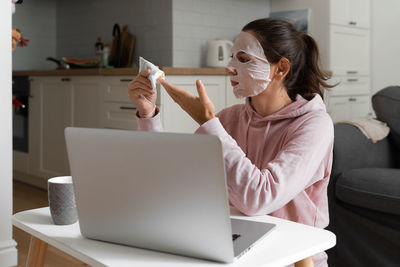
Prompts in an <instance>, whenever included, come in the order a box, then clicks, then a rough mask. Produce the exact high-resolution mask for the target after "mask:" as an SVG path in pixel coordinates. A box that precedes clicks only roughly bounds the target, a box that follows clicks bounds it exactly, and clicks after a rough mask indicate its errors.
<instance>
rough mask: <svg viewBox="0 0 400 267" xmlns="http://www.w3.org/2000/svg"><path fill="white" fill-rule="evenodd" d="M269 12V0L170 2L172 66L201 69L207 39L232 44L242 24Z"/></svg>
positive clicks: (205, 53) (264, 15)
mask: <svg viewBox="0 0 400 267" xmlns="http://www.w3.org/2000/svg"><path fill="white" fill-rule="evenodd" d="M269 13H270V3H269V0H173V1H172V22H173V28H172V33H173V39H172V40H173V45H172V47H173V53H172V56H173V60H172V62H173V66H174V67H200V66H205V63H206V57H207V43H208V42H207V41H208V40H214V39H227V40H231V41H233V40H234V38H235V37H236V35H238V34H239V32H240V30H241V29H242V28H243V26H244V25H246V24H247V23H248V22H250V21H252V20H254V19H257V18H264V17H268V15H269Z"/></svg>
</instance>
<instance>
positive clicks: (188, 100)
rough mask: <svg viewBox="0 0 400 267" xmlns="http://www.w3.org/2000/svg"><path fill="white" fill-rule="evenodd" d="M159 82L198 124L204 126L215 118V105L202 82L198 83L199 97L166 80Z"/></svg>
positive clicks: (198, 81)
mask: <svg viewBox="0 0 400 267" xmlns="http://www.w3.org/2000/svg"><path fill="white" fill-rule="evenodd" d="M158 82H159V83H160V84H161V85H162V86H163V87H164V88H165V90H166V91H167V93H168V94H169V95H170V96H171V98H172V99H173V100H174V101H175V102H176V103H177V104H178V105H179V106H180V107H181V108H182V109H183V110H184V111H186V112H187V113H188V114H189V115H190V117H192V118H193V119H194V120H195V121H196V122H197V123H198V124H200V125H202V124H203V123H205V122H206V121H208V120H210V119H212V118H214V117H215V115H214V110H215V108H214V104H213V103H212V102H211V100H210V98H208V95H207V93H206V88H204V85H203V83H202V82H201V81H200V80H197V81H196V87H197V92H198V94H199V96H195V95H192V94H191V93H189V92H188V91H186V90H183V89H181V88H179V87H176V86H174V85H172V84H170V83H169V82H167V81H165V80H164V79H159V80H158Z"/></svg>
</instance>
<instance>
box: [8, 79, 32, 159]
mask: <svg viewBox="0 0 400 267" xmlns="http://www.w3.org/2000/svg"><path fill="white" fill-rule="evenodd" d="M29 95H30V82H29V77H28V76H13V80H12V103H13V105H12V114H13V118H12V119H13V149H14V150H17V151H21V152H26V153H28V152H29V151H28V145H29V140H28V119H29V118H28V116H29Z"/></svg>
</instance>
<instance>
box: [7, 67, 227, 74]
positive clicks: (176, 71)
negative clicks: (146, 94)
mask: <svg viewBox="0 0 400 267" xmlns="http://www.w3.org/2000/svg"><path fill="white" fill-rule="evenodd" d="M161 69H162V70H163V71H164V72H165V74H166V75H226V73H225V68H173V67H161ZM136 74H138V68H115V69H97V68H93V69H69V70H62V69H61V70H60V69H57V70H23V71H13V75H14V76H93V75H105V76H111V75H136Z"/></svg>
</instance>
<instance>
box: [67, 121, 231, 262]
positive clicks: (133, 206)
mask: <svg viewBox="0 0 400 267" xmlns="http://www.w3.org/2000/svg"><path fill="white" fill-rule="evenodd" d="M65 136H66V142H67V150H68V157H69V162H70V168H71V175H72V178H73V183H74V189H75V194H76V202H77V209H78V216H79V223H80V228H81V233H82V235H83V236H85V237H88V238H93V239H98V240H104V241H109V242H116V243H121V244H126V245H131V246H136V247H142V248H149V249H153V250H160V251H166V252H171V253H175V254H181V255H187V256H192V257H198V258H206V259H211V260H216V261H223V262H231V261H232V260H233V246H232V233H231V225H230V218H229V205H228V200H227V199H228V198H227V195H228V193H227V187H226V179H225V168H224V161H223V155H222V147H221V142H220V141H219V139H218V138H217V137H215V136H210V135H194V134H176V133H154V132H140V131H125V130H110V129H86V128H71V127H69V128H66V130H65Z"/></svg>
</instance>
